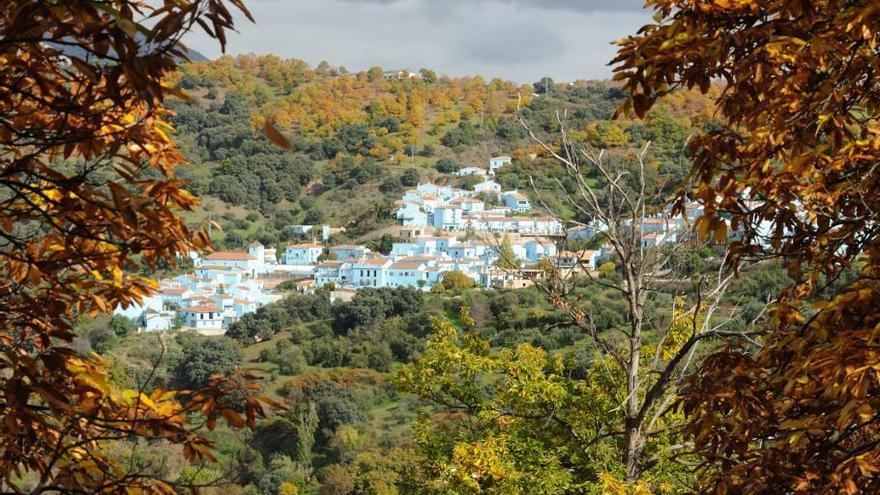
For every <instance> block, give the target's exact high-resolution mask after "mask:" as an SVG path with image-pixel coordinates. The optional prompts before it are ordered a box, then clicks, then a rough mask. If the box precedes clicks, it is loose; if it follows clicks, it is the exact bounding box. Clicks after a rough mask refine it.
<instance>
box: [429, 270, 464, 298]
mask: <svg viewBox="0 0 880 495" xmlns="http://www.w3.org/2000/svg"><path fill="white" fill-rule="evenodd" d="M473 286H474V279H472V278H471V277H469V276H468V275H467V274H465V273H463V272H460V271H457V270H452V271H448V272H444V273H443V278H442V279H441V280H440V283H439V284H437V285H435V286H434V287H433V288H432V289H431V290H432V291H434V292H437V293H443V292H453V291H460V290H462V289H470V288H471V287H473Z"/></svg>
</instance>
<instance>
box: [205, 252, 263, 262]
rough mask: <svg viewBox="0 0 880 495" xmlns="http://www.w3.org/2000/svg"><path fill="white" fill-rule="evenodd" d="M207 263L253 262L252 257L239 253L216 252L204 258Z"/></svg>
mask: <svg viewBox="0 0 880 495" xmlns="http://www.w3.org/2000/svg"><path fill="white" fill-rule="evenodd" d="M205 259H206V260H209V261H220V260H222V261H255V260H256V258H254V257H253V256H251V255H249V254H247V253H244V252H241V251H217V252H216V253H211V254H209V255H208V256H205Z"/></svg>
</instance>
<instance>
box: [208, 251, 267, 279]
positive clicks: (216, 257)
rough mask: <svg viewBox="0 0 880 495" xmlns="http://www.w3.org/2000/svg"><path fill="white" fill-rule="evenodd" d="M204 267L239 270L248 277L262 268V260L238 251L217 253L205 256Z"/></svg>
mask: <svg viewBox="0 0 880 495" xmlns="http://www.w3.org/2000/svg"><path fill="white" fill-rule="evenodd" d="M202 264H204V265H210V266H218V267H220V266H225V267H232V268H240V269H242V270H243V271H244V272H245V273H247V274H248V275H251V276H253V275H255V274H256V273H258V270H259V269H260V268H261V266H262V264H263V263H262V260H261V259H259V260H258V259H257V258H256V257H254V256H252V255H250V254H249V253H244V252H240V251H217V252H216V253H211V254H209V255H208V256H205V259H204V261H203V262H202Z"/></svg>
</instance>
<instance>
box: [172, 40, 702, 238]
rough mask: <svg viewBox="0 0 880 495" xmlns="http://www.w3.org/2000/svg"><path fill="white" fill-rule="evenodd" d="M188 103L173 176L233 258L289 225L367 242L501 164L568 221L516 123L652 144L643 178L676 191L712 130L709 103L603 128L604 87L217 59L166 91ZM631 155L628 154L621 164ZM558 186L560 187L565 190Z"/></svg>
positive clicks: (612, 98)
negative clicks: (177, 92) (337, 229)
mask: <svg viewBox="0 0 880 495" xmlns="http://www.w3.org/2000/svg"><path fill="white" fill-rule="evenodd" d="M174 82H175V83H176V84H177V85H178V86H179V87H180V88H181V89H183V90H185V91H186V92H187V93H188V94H189V95H190V96H191V97H192V101H188V102H187V101H177V102H174V103H173V104H172V109H173V110H175V111H176V116H175V117H174V122H175V124H176V126H177V128H178V130H179V136H178V141H180V142H181V143H182V144H183V147H184V151H185V154H186V156H187V157H188V158H189V159H190V160H191V162H192V166H191V167H188V168H185V169H182V170H181V171H180V175H181V176H182V177H184V178H186V179H188V180H189V181H190V183H191V189H192V190H193V191H194V192H195V193H196V194H197V195H198V196H200V197H202V199H203V202H202V206H201V208H200V209H199V210H198V211H197V212H195V213H194V214H193V215H191V216H190V218H189V220H190V221H191V222H192V223H206V222H208V221H209V220H210V221H214V222H217V223H219V225H220V226H221V227H222V232H218V231H214V232H213V236H214V238H215V241H216V242H217V243H218V245H220V246H222V247H229V248H236V247H241V246H243V245H244V243H245V242H246V241H250V240H252V239H258V240H260V241H261V242H263V243H264V244H266V245H273V244H278V243H283V242H285V241H287V240H289V237H290V233H289V231H288V229H287V227H288V226H290V225H293V224H298V223H306V224H311V223H319V222H323V223H330V224H332V225H334V226H343V227H346V228H347V229H348V232H347V236H348V237H350V238H361V237H362V236H364V235H365V234H369V233H370V232H373V231H376V230H377V229H381V228H383V227H385V226H388V225H390V224H391V223H393V220H392V218H391V212H392V207H391V204H392V202H393V201H394V200H395V199H399V197H400V194H401V192H402V191H403V190H404V189H405V188H407V187H411V186H414V185H416V183H417V182H419V181H422V182H427V181H434V182H437V183H441V184H451V185H456V186H461V185H465V183H467V181H468V180H472V179H471V178H463V177H457V176H455V175H454V174H452V173H451V172H454V171H455V170H457V169H459V168H462V167H466V166H478V167H486V164H487V162H488V159H489V158H490V157H491V156H494V155H498V154H502V153H503V154H509V155H512V156H513V157H514V163H513V165H512V166H510V167H505V168H504V169H503V170H502V171H501V173H500V174H499V176H498V179H497V180H498V181H499V182H500V183H501V184H502V185H503V186H504V187H505V188H508V189H520V190H522V191H525V192H527V194H529V195H532V196H534V195H535V193H534V191H533V190H532V187H531V181H530V177H531V178H533V179H534V180H535V185H536V187H537V188H538V191H539V192H540V191H547V192H548V193H550V194H540V196H541V199H542V200H543V201H544V202H545V203H547V205H548V206H549V207H550V208H551V209H553V210H554V211H556V212H558V213H560V214H561V215H562V216H563V217H564V216H566V215H572V213H571V212H570V211H568V210H567V208H566V207H565V205H563V204H560V203H559V202H558V201H557V200H556V198H557V196H558V195H554V194H552V192H553V190H555V189H557V188H558V187H559V186H558V183H557V181H556V179H565V177H564V174H562V173H560V172H561V171H560V170H559V168H558V165H556V164H555V163H553V162H552V161H550V160H547V159H546V158H545V157H543V156H542V150H540V148H538V147H536V146H535V144H534V143H533V142H532V141H531V140H530V139H529V138H528V137H527V133H526V131H525V129H523V127H522V126H521V125H520V124H519V122H518V121H517V120H516V117H517V114H519V115H521V116H522V118H523V119H524V120H525V121H526V122H527V124H528V126H529V127H530V128H531V129H532V130H533V131H534V132H535V133H536V134H537V135H538V136H539V137H540V138H541V139H542V140H546V141H547V142H553V141H555V140H557V139H558V138H559V128H560V127H559V121H558V120H557V116H558V115H563V116H564V118H563V120H564V122H565V125H566V129H567V130H568V133H569V139H571V140H575V141H583V142H588V143H590V144H592V145H594V146H596V147H601V148H608V149H610V150H612V151H613V152H615V153H617V154H625V153H632V150H636V149H638V148H641V147H642V146H644V145H645V143H646V142H647V141H651V142H652V143H653V144H652V153H651V157H652V162H651V163H652V172H653V173H655V174H658V175H659V176H668V180H667V182H668V183H670V184H675V183H677V182H678V180H679V179H680V178H681V177H683V175H684V172H685V170H686V168H687V167H686V164H685V160H684V154H683V149H682V148H683V145H684V142H685V139H686V138H687V136H688V135H689V134H690V133H692V132H693V131H695V130H699V129H701V128H703V127H704V126H707V125H710V122H711V119H710V115H709V113H708V110H707V109H708V108H709V105H708V102H709V101H710V98H709V96H707V95H699V94H698V93H690V92H687V93H680V94H674V95H672V96H670V97H669V98H667V101H665V102H664V104H662V105H660V106H659V107H658V108H657V109H655V110H654V111H652V113H651V114H649V116H648V118H647V119H646V120H644V121H636V120H631V119H626V118H624V119H620V120H616V121H612V120H610V119H611V117H612V114H613V112H614V110H615V108H616V107H617V105H618V103H619V102H620V101H621V97H622V94H621V93H620V91H619V90H618V89H617V88H616V87H615V86H614V85H612V84H610V83H606V82H587V81H578V82H575V83H571V84H555V83H554V82H553V81H552V80H549V79H547V80H542V81H538V82H536V83H535V84H534V85H517V84H514V83H511V82H509V81H502V80H497V79H496V80H492V81H486V80H484V79H483V78H481V77H480V76H474V77H468V78H448V77H443V76H438V75H436V74H435V73H434V72H432V71H430V70H427V69H422V70H421V71H420V72H419V74H418V75H416V74H412V73H400V74H398V73H396V72H395V73H392V74H386V73H384V72H383V71H382V69H380V68H378V67H376V68H373V69H370V70H369V71H367V72H360V73H357V74H349V73H348V72H347V71H346V70H345V69H344V68H341V67H340V68H334V67H330V66H329V65H327V64H322V65H319V66H318V67H315V68H311V67H309V66H308V65H307V64H306V63H304V62H302V61H299V60H295V59H289V60H284V59H280V58H278V57H275V56H239V57H237V58H233V57H222V58H220V59H218V60H215V61H211V62H201V63H190V64H186V65H184V66H182V67H181V69H180V72H179V74H178V75H177V77H176V80H175V81H174ZM266 120H269V121H271V122H273V123H274V125H275V126H276V127H278V128H279V129H281V130H282V132H284V133H285V134H287V136H289V138H290V140H291V142H292V143H293V149H291V150H284V149H281V148H279V147H277V146H275V145H273V144H271V143H270V142H269V141H268V139H266V138H265V136H264V135H263V131H262V127H263V123H264V122H265V121H266ZM627 150H629V151H627ZM563 185H564V182H563Z"/></svg>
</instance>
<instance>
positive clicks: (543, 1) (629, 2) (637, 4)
mask: <svg viewBox="0 0 880 495" xmlns="http://www.w3.org/2000/svg"><path fill="white" fill-rule="evenodd" d="M330 1H332V0H330ZM338 1H342V2H347V3H360V4H369V3H378V4H385V5H387V4H391V3H400V2H404V1H405V0H338ZM423 1H424V3H430V4H435V5H436V4H440V5H445V6H448V5H449V4H450V3H464V4H469V5H476V4H486V3H503V4H508V5H514V6H530V7H536V8H543V9H562V10H571V11H577V12H618V11H630V12H633V11H640V10H642V8H643V6H644V1H642V0H423Z"/></svg>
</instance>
